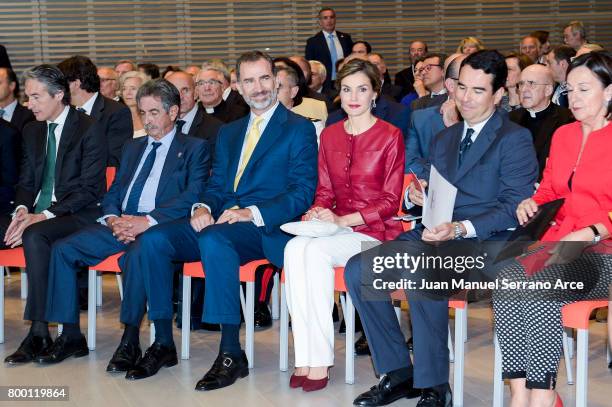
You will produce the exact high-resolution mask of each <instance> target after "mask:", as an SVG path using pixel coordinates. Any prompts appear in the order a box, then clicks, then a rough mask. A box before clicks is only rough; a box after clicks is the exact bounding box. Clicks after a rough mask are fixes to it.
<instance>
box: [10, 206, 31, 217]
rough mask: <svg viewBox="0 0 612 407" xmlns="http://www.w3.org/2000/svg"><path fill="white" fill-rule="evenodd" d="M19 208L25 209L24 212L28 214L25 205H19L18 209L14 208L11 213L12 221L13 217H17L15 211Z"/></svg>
mask: <svg viewBox="0 0 612 407" xmlns="http://www.w3.org/2000/svg"><path fill="white" fill-rule="evenodd" d="M20 208H23V209H25V210H26V212H28V207H27V206H25V205H19V206H18V207H16V208H15V210H14V211H13V213H11V219H14V218H15V215H17V211H18V210H19V209H20Z"/></svg>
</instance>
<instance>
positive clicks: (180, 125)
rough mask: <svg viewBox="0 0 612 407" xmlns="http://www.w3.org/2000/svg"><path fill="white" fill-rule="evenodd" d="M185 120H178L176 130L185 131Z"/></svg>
mask: <svg viewBox="0 0 612 407" xmlns="http://www.w3.org/2000/svg"><path fill="white" fill-rule="evenodd" d="M185 123H186V122H185V120H180V119H179V120H177V121H176V131H178V132H179V133H182V132H183V126H184V125H185Z"/></svg>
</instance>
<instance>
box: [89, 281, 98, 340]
mask: <svg viewBox="0 0 612 407" xmlns="http://www.w3.org/2000/svg"><path fill="white" fill-rule="evenodd" d="M88 273H89V288H88V290H87V346H88V347H89V350H95V349H96V297H97V295H96V292H97V285H98V278H97V277H98V273H97V272H96V271H95V270H89V271H88Z"/></svg>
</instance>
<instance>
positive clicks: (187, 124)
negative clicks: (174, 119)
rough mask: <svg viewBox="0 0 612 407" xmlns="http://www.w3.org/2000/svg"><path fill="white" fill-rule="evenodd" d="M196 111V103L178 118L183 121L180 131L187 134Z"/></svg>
mask: <svg viewBox="0 0 612 407" xmlns="http://www.w3.org/2000/svg"><path fill="white" fill-rule="evenodd" d="M197 112H198V104H197V103H196V104H195V105H193V107H192V108H191V110H190V111H188V112H187V114H186V115H185V116H183V117H182V118H181V119H180V120H183V121H185V124H183V127H182V128H181V129H180V130H181V133H183V134H188V133H189V130H191V125H192V124H193V119H195V115H196V113H197Z"/></svg>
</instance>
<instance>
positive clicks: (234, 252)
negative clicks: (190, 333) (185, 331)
mask: <svg viewBox="0 0 612 407" xmlns="http://www.w3.org/2000/svg"><path fill="white" fill-rule="evenodd" d="M236 74H237V76H238V86H239V87H240V88H241V93H242V95H243V96H244V98H245V101H246V102H247V103H248V104H249V106H250V107H251V112H250V114H249V115H248V116H247V117H244V118H242V119H240V120H237V121H234V122H232V123H229V124H227V125H225V126H223V127H222V128H221V131H220V132H219V136H218V139H217V149H216V153H215V160H214V162H213V169H212V175H211V178H210V180H209V182H208V184H207V186H206V189H205V191H204V193H203V194H202V195H201V196H200V197H199V199H198V202H197V203H196V204H195V205H194V209H193V214H192V216H191V219H190V220H179V221H175V222H170V223H168V224H165V225H159V226H158V227H156V228H155V229H151V230H150V231H149V233H146V234H145V235H143V236H142V237H141V239H139V242H138V246H139V250H138V251H130V252H128V253H127V255H126V256H125V258H126V260H125V264H127V265H128V266H130V264H132V263H133V264H134V265H135V267H134V269H132V268H130V271H132V270H134V272H132V273H131V274H132V277H129V276H128V278H138V279H143V280H144V281H145V283H144V290H145V291H146V298H148V300H149V317H150V318H151V319H153V321H154V322H155V323H156V325H155V328H156V331H157V320H162V321H166V322H165V324H168V325H170V324H171V318H172V304H171V291H172V274H173V270H174V267H173V262H191V261H198V260H201V261H202V264H203V266H204V270H206V294H205V296H204V320H205V322H208V323H218V324H221V345H220V349H219V354H218V356H217V359H216V360H215V362H214V364H213V366H212V367H211V369H210V370H209V371H208V372H207V373H206V374H205V375H204V377H203V378H202V380H200V381H199V382H198V383H197V385H196V390H213V389H218V388H221V387H226V386H229V385H231V384H233V383H234V382H235V381H236V380H237V379H238V378H239V377H245V376H246V375H248V374H249V371H248V363H247V360H246V356H245V353H244V352H243V351H242V350H241V347H240V341H239V328H240V299H239V290H240V280H239V276H238V274H239V273H238V271H239V267H240V265H241V264H245V263H247V262H249V261H251V260H256V259H262V258H267V259H268V260H269V261H270V262H271V263H273V264H274V265H276V266H278V267H282V264H283V252H284V248H285V245H286V244H287V242H288V241H289V239H291V236H289V235H287V234H285V233H283V232H281V230H280V225H282V224H283V223H286V222H289V221H291V220H294V219H299V217H300V216H301V215H302V214H303V213H304V211H305V210H306V209H307V208H308V207H309V205H310V204H311V203H312V199H313V197H314V190H315V188H316V183H317V169H316V166H317V141H316V136H315V131H314V127H313V126H312V124H311V123H310V122H309V121H308V120H307V119H305V118H303V117H300V116H298V115H296V114H294V113H292V112H290V111H289V110H287V109H286V108H285V107H284V106H282V105H281V104H279V102H278V101H277V98H276V95H277V88H278V83H277V80H276V78H275V72H274V64H273V61H272V59H271V58H270V57H269V56H268V55H266V54H264V53H261V52H259V51H253V52H247V53H245V54H243V55H242V56H241V57H240V58H238V61H237V63H236ZM126 284H127V282H126ZM142 295H143V296H144V295H145V293H143V294H142ZM121 315H122V321H123V322H124V323H126V324H127V325H137V324H138V323H139V319H138V317H139V315H136V313H135V311H134V310H130V309H127V308H126V307H125V306H122V314H121ZM167 355H168V353H163V352H162V353H158V354H156V355H152V356H151V358H150V360H149V365H150V366H154V368H151V369H149V371H148V375H149V376H150V375H152V374H155V372H157V370H159V368H160V367H161V366H163V365H164V364H165V363H166V362H167V360H168V356H167ZM143 373H147V372H143ZM139 377H147V375H146V374H142V375H140V376H139Z"/></svg>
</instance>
